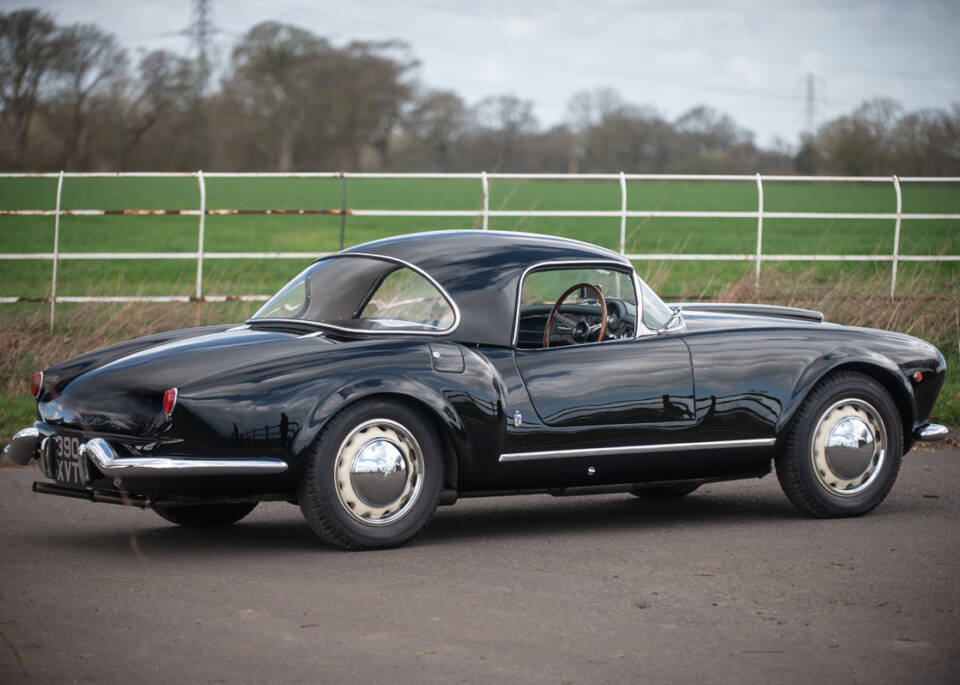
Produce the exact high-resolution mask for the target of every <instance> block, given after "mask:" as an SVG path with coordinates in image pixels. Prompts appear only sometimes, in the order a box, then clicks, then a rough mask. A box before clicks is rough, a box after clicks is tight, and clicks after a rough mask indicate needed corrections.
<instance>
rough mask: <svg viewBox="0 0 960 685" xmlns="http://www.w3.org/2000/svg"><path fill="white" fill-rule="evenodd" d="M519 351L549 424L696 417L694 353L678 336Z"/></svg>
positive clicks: (674, 422)
mask: <svg viewBox="0 0 960 685" xmlns="http://www.w3.org/2000/svg"><path fill="white" fill-rule="evenodd" d="M515 355H516V361H517V368H518V370H519V371H520V375H521V377H522V378H523V381H524V384H525V385H526V388H527V392H528V393H529V395H530V399H531V401H532V402H533V405H534V408H535V409H536V411H537V414H538V415H539V416H540V419H541V420H542V421H543V422H544V424H546V425H548V426H551V427H557V428H568V427H575V426H582V427H597V426H623V425H637V426H648V427H653V426H660V427H680V426H683V425H685V424H689V425H692V424H693V422H694V402H693V371H692V369H691V366H690V354H689V352H688V351H687V346H686V344H685V343H684V342H683V340H681V339H680V338H678V337H675V336H671V335H657V336H647V337H641V338H639V339H637V340H625V341H617V342H607V343H599V344H587V345H570V346H567V347H557V348H548V349H536V350H516V352H515ZM678 439H679V437H678Z"/></svg>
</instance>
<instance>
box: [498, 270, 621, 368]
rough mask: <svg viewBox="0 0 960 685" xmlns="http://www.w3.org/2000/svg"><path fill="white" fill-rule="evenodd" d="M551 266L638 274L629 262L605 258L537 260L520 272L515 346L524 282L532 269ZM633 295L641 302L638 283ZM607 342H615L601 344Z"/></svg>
mask: <svg viewBox="0 0 960 685" xmlns="http://www.w3.org/2000/svg"><path fill="white" fill-rule="evenodd" d="M551 266H558V267H561V268H573V267H578V266H581V267H588V266H594V267H597V268H610V269H612V270H613V271H619V272H621V273H623V274H625V275H627V276H629V275H630V274H633V275H634V276H636V271H634V269H633V267H631V266H630V265H629V264H624V263H622V262H615V261H604V260H603V259H573V260H567V259H565V260H557V261H551V260H548V261H545V262H537V263H536V264H533V265H532V266H528V267H527V268H526V269H524V270H523V273H522V274H520V281H519V282H518V283H517V299H516V305H515V307H514V315H513V336H512V338H511V340H512V342H511V344H512V345H513V346H514V347H516V346H517V339H518V338H519V337H520V302H521V299H522V297H523V282H524V281H525V280H527V276H528V275H529V274H530V272H531V271H535V270H537V269H543V268H545V267H551ZM633 295H634V299H635V300H637V301H638V302H639V293H638V292H637V284H636V283H634V284H633ZM638 313H639V310H638ZM606 342H613V341H603V343H600V344H604V343H606ZM582 344H584V345H589V344H591V343H582ZM593 344H596V343H593ZM566 347H569V345H567V346H566ZM534 349H540V350H542V349H547V348H543V347H538V348H534ZM556 349H560V348H556Z"/></svg>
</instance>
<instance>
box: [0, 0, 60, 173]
mask: <svg viewBox="0 0 960 685" xmlns="http://www.w3.org/2000/svg"><path fill="white" fill-rule="evenodd" d="M55 37H56V27H55V25H54V23H53V20H52V19H51V17H50V15H48V14H46V13H45V12H40V11H39V10H33V9H30V10H19V11H16V12H11V13H10V14H0V100H2V103H3V123H4V128H5V129H6V130H7V131H9V138H8V140H10V141H11V149H10V152H9V156H10V160H11V162H12V164H13V166H20V165H21V164H23V163H24V162H25V152H26V147H27V134H28V132H29V129H30V120H31V118H32V117H33V114H34V110H35V109H36V107H37V99H38V93H39V91H40V87H41V85H42V83H43V81H44V78H45V77H47V76H48V75H49V70H50V66H51V63H52V62H53V58H54V55H55V48H54V42H55V41H54V39H55Z"/></svg>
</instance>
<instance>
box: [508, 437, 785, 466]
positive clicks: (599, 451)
mask: <svg viewBox="0 0 960 685" xmlns="http://www.w3.org/2000/svg"><path fill="white" fill-rule="evenodd" d="M776 442H777V439H776V438H752V439H749V440H711V441H708V442H672V443H661V444H656V445H625V446H623V447H586V448H581V449H574V450H542V451H537V452H505V453H503V454H501V455H500V459H499V461H500V462H514V461H537V460H540V459H568V458H571V457H605V456H612V455H617V454H645V453H650V452H688V451H692V450H713V449H731V448H737V447H772V446H773V445H775V444H776Z"/></svg>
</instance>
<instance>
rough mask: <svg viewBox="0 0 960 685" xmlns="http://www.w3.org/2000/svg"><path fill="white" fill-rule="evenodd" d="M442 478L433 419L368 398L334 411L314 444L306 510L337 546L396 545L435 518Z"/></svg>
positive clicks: (303, 502)
mask: <svg viewBox="0 0 960 685" xmlns="http://www.w3.org/2000/svg"><path fill="white" fill-rule="evenodd" d="M442 475H443V456H442V453H441V449H440V443H439V441H438V439H437V436H436V434H435V432H434V430H433V427H432V426H431V425H430V423H429V422H428V421H426V420H425V419H424V418H423V417H421V416H420V414H419V413H418V412H416V411H414V410H412V409H410V408H408V407H405V406H403V405H400V404H398V403H396V402H388V401H383V400H370V401H366V402H361V403H358V404H355V405H353V406H350V407H348V408H347V409H345V410H344V411H343V412H341V413H340V414H338V415H337V416H335V417H334V418H333V419H332V420H331V421H330V423H329V424H328V425H327V426H326V427H325V428H324V430H323V431H322V432H321V434H320V436H319V437H318V438H317V439H316V441H315V442H314V444H313V446H312V447H311V448H310V450H309V456H308V459H307V463H306V466H305V470H304V474H303V478H302V480H301V483H300V488H299V492H298V500H299V503H300V510H301V511H302V512H303V516H304V518H305V519H306V520H307V523H308V524H309V525H310V527H311V528H312V529H313V530H314V532H316V533H317V535H319V536H320V537H321V538H322V539H323V540H324V541H326V542H328V543H330V544H333V545H336V546H338V547H342V548H345V549H375V548H382V547H395V546H397V545H400V544H402V543H404V542H406V541H407V540H408V539H410V538H411V537H413V536H414V535H416V534H417V533H418V532H419V531H420V530H421V529H422V528H423V527H424V526H425V525H426V524H427V523H428V522H429V520H430V518H431V517H432V516H433V512H434V511H435V510H436V507H437V500H438V498H439V496H440V486H441V484H442Z"/></svg>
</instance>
